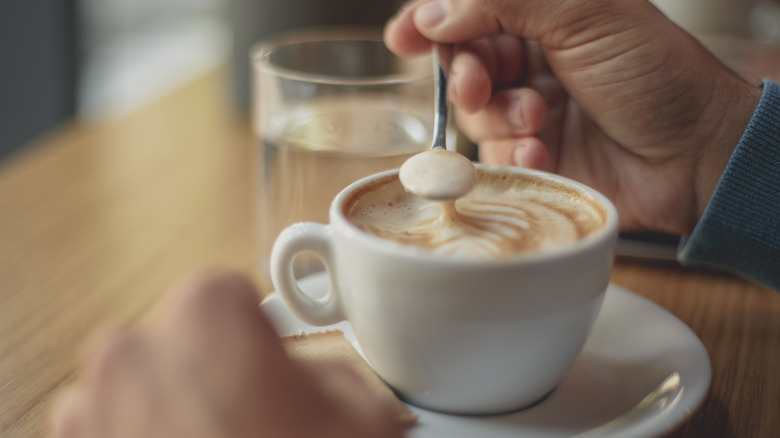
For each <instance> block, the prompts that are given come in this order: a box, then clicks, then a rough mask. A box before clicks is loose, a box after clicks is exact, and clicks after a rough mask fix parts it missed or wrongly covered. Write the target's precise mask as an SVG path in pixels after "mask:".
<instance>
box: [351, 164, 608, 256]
mask: <svg viewBox="0 0 780 438" xmlns="http://www.w3.org/2000/svg"><path fill="white" fill-rule="evenodd" d="M346 206H347V207H346V208H347V210H346V215H347V217H348V218H349V220H350V221H351V222H352V223H354V224H355V225H357V226H358V227H360V228H361V229H363V230H365V231H367V232H369V233H372V234H375V235H377V236H380V237H383V238H386V239H390V240H395V241H397V242H400V243H404V244H409V245H414V246H417V247H421V248H426V249H428V250H430V251H431V252H433V253H436V254H441V255H447V256H453V257H462V258H478V259H497V258H505V257H509V256H512V255H516V254H519V253H524V252H533V251H537V252H538V251H545V250H549V249H552V248H556V247H560V246H565V245H570V244H572V243H574V242H577V241H578V240H580V239H582V238H584V237H585V236H587V235H589V234H590V233H592V232H594V231H596V230H598V229H600V228H601V227H603V225H604V223H605V212H604V211H603V208H602V207H601V205H600V204H599V203H598V202H597V201H596V200H594V199H591V198H590V197H589V196H588V195H585V194H583V193H580V192H578V191H575V190H573V189H571V188H568V187H567V186H565V185H563V184H560V183H557V182H554V181H550V180H546V179H544V178H541V177H535V176H532V175H516V174H512V173H509V172H502V171H500V170H493V171H486V170H479V171H478V178H477V183H476V186H475V187H474V189H473V190H472V191H471V192H470V193H469V194H467V195H466V196H464V197H462V198H460V199H458V200H457V201H455V202H454V203H452V202H436V201H429V200H425V199H422V198H420V197H418V196H415V195H413V194H409V193H407V192H405V191H404V189H403V187H402V186H401V184H400V183H399V181H398V179H397V178H396V177H392V178H388V179H385V180H380V181H377V184H375V185H374V186H371V187H368V188H367V189H366V190H364V191H362V192H361V193H358V194H356V195H355V196H354V197H353V199H351V200H350V201H348V202H347V204H346Z"/></svg>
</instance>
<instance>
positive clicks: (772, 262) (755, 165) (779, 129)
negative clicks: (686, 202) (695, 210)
mask: <svg viewBox="0 0 780 438" xmlns="http://www.w3.org/2000/svg"><path fill="white" fill-rule="evenodd" d="M761 85H762V87H763V92H762V95H761V100H760V101H759V103H758V106H757V107H756V110H755V112H754V113H753V116H752V118H751V120H750V122H749V123H748V126H747V128H746V129H745V132H744V133H743V134H742V138H741V139H740V141H739V143H738V145H737V147H736V149H735V150H734V152H733V153H732V155H731V158H730V159H729V162H728V164H727V165H726V169H725V171H724V172H723V174H722V175H721V177H720V180H719V181H718V184H717V186H716V187H715V192H714V193H713V195H712V198H711V199H710V202H709V204H708V205H707V207H706V209H705V211H704V214H703V215H702V217H701V219H700V221H699V223H698V224H697V225H696V227H695V228H694V230H693V232H692V233H691V235H690V236H688V237H684V238H683V239H682V241H681V243H680V246H679V248H678V252H677V258H678V260H679V261H680V262H681V263H683V264H686V265H707V266H714V267H718V268H721V269H726V270H729V271H731V272H733V273H735V274H737V275H739V276H742V277H745V278H747V279H749V280H752V281H755V282H757V283H760V284H762V285H764V286H767V287H770V288H772V289H774V290H775V291H780V84H778V83H776V82H773V81H771V80H768V79H765V80H764V81H762V83H761Z"/></svg>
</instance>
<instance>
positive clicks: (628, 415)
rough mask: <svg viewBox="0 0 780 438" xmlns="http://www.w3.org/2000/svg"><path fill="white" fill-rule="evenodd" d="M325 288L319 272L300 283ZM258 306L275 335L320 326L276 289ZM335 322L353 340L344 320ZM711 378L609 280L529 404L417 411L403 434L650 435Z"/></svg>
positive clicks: (683, 410)
mask: <svg viewBox="0 0 780 438" xmlns="http://www.w3.org/2000/svg"><path fill="white" fill-rule="evenodd" d="M300 284H301V287H302V288H303V289H304V290H305V291H307V292H309V293H311V294H312V295H322V294H324V293H325V291H326V287H327V280H326V277H325V275H323V274H318V275H314V276H311V277H308V278H306V279H303V280H302V281H301V282H300ZM261 307H262V309H263V310H264V311H265V312H266V314H267V315H268V316H269V317H270V319H271V321H272V322H273V323H274V325H275V326H276V328H277V330H278V332H279V334H280V335H288V334H292V333H300V332H301V331H303V332H311V331H320V330H324V329H325V327H314V326H311V325H308V324H306V323H304V322H302V321H300V320H299V319H298V318H297V317H295V316H294V315H293V314H292V313H291V312H290V311H289V310H288V309H287V307H286V306H285V305H284V303H283V302H282V300H281V299H280V298H279V297H278V296H277V295H276V294H271V295H269V296H268V297H267V298H266V299H265V300H264V301H263V303H262V306H261ZM328 328H339V329H341V330H342V331H343V332H344V334H345V335H346V337H347V338H348V339H349V340H350V341H351V342H352V344H353V345H354V346H355V348H357V349H358V351H360V346H359V345H358V344H357V341H356V340H355V335H354V332H353V331H352V327H351V326H350V325H349V323H348V322H341V323H339V324H336V325H333V326H329V327H328ZM709 384H710V362H709V357H708V356H707V351H706V350H705V349H704V346H703V345H702V344H701V342H700V341H699V339H698V338H697V337H696V335H695V334H694V333H693V332H692V331H691V329H690V328H688V326H686V325H685V324H684V323H683V322H682V321H680V320H679V319H677V318H676V317H675V316H674V315H672V314H670V313H669V312H667V311H666V310H664V309H663V308H661V307H659V306H658V305H656V304H655V303H653V302H651V301H649V300H647V299H645V298H642V297H640V296H638V295H636V294H634V293H632V292H629V291H627V290H625V289H622V288H620V287H618V286H615V285H610V286H609V289H608V290H607V296H606V298H605V300H604V306H603V308H602V310H601V314H600V315H599V318H598V320H597V321H596V324H595V326H594V328H593V333H592V334H591V336H590V338H589V339H588V342H587V343H586V344H585V348H584V349H583V351H582V354H581V355H580V357H579V358H578V359H577V360H576V361H575V363H574V365H573V366H572V368H571V369H570V370H569V372H568V373H567V374H566V375H565V376H564V378H563V380H562V381H561V383H560V384H559V385H558V387H557V388H556V389H555V390H553V392H552V393H551V394H550V395H549V396H548V397H547V398H546V399H544V400H543V401H541V402H540V403H538V404H537V405H535V406H532V407H530V408H528V409H525V410H522V411H519V412H515V413H510V414H506V415H498V416H484V417H468V416H455V415H447V414H440V413H436V412H431V411H426V410H424V409H420V408H417V407H415V406H410V408H411V410H412V411H413V412H415V413H417V414H418V415H419V423H418V425H417V426H416V427H415V428H413V429H411V430H410V432H409V434H408V436H409V438H467V437H468V438H473V437H480V438H504V437H506V438H509V437H511V438H522V437H534V438H542V437H543V438H553V437H555V438H557V437H580V438H585V437H588V438H596V437H599V438H601V437H620V438H629V437H653V436H661V435H664V434H666V433H668V432H670V431H672V430H673V429H674V428H675V427H677V426H678V425H679V424H680V423H681V422H682V421H683V420H685V419H686V418H687V417H688V416H690V415H691V413H692V412H693V411H694V410H695V409H696V408H697V407H698V406H699V404H700V403H701V402H702V400H703V398H704V396H705V395H706V393H707V390H708V388H709Z"/></svg>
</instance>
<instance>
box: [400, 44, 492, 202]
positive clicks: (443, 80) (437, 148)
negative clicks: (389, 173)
mask: <svg viewBox="0 0 780 438" xmlns="http://www.w3.org/2000/svg"><path fill="white" fill-rule="evenodd" d="M451 50H452V48H451V47H449V46H443V45H436V46H434V48H433V67H434V76H435V77H434V81H435V87H436V88H435V90H434V99H435V111H436V112H435V113H434V120H433V141H432V142H431V149H430V150H429V151H426V152H422V153H419V154H417V155H414V156H413V157H411V158H409V159H408V160H406V162H404V164H403V165H402V166H401V169H400V172H399V174H398V177H399V179H400V180H401V184H402V185H403V186H404V189H406V190H407V191H408V192H411V193H414V194H415V195H417V196H420V197H422V198H426V199H431V200H436V201H453V200H455V199H458V198H460V197H462V196H464V195H465V194H467V193H468V192H470V191H471V189H473V188H474V184H475V183H476V180H477V172H476V169H474V165H473V164H472V163H471V161H469V159H468V158H466V157H464V156H463V155H461V154H459V153H457V152H454V151H448V150H447V111H448V109H449V108H448V107H449V100H448V99H447V74H446V72H445V70H444V65H445V64H446V65H449V61H450V59H449V58H450V56H451ZM442 61H443V62H442Z"/></svg>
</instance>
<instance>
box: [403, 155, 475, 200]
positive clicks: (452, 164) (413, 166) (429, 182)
mask: <svg viewBox="0 0 780 438" xmlns="http://www.w3.org/2000/svg"><path fill="white" fill-rule="evenodd" d="M398 178H399V179H400V180H401V184H403V186H404V188H405V189H406V190H407V191H408V192H410V193H414V194H415V195H417V196H419V197H421V198H425V199H429V200H435V201H453V200H455V199H458V198H460V197H462V196H464V195H465V194H467V193H468V192H470V191H471V189H473V188H474V184H475V183H476V181H477V172H476V170H475V169H474V165H473V164H472V163H471V161H469V159H468V158H466V157H464V156H463V155H461V154H459V153H457V152H453V151H448V150H446V149H444V148H442V147H435V148H433V149H431V150H428V151H425V152H421V153H419V154H416V155H413V156H412V157H411V158H409V159H408V160H406V161H405V162H404V164H403V165H402V166H401V169H400V171H399V173H398Z"/></svg>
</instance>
